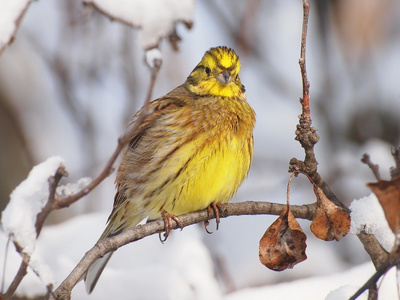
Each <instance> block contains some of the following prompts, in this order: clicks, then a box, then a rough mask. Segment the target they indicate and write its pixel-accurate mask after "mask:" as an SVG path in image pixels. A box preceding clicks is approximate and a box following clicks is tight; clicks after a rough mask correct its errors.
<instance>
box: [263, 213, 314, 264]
mask: <svg viewBox="0 0 400 300" xmlns="http://www.w3.org/2000/svg"><path fill="white" fill-rule="evenodd" d="M306 239H307V236H306V235H305V234H304V232H303V230H302V229H301V227H300V224H299V223H298V222H297V220H296V219H295V218H294V217H293V214H292V212H291V211H290V209H289V206H287V207H286V209H285V210H284V211H283V212H282V213H281V215H280V216H279V217H278V219H276V220H275V222H274V223H272V224H271V226H269V227H268V229H267V230H266V231H265V233H264V235H263V237H262V238H261V240H260V247H259V258H260V262H261V263H262V264H263V265H265V266H266V267H267V268H269V269H271V270H274V271H283V270H285V269H287V268H293V266H294V265H295V264H297V263H299V262H302V261H303V260H305V259H307V255H306V253H305V250H306V247H307V245H306Z"/></svg>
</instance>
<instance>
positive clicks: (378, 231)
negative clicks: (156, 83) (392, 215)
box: [350, 194, 395, 251]
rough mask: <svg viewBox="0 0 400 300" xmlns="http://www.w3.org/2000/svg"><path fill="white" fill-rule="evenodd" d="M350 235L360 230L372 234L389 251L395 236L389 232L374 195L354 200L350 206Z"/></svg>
mask: <svg viewBox="0 0 400 300" xmlns="http://www.w3.org/2000/svg"><path fill="white" fill-rule="evenodd" d="M350 210H351V227H350V232H351V233H352V234H358V233H359V232H361V231H362V230H364V231H365V232H367V233H370V234H373V235H374V236H375V237H376V238H377V240H378V241H379V243H380V244H381V245H382V247H383V248H385V249H386V250H387V251H391V250H392V248H393V245H394V240H395V236H394V234H393V232H392V231H391V230H390V228H389V225H388V223H387V221H386V218H385V214H384V212H383V209H382V207H381V205H380V204H379V201H378V199H377V198H376V196H375V194H371V195H370V196H367V197H364V198H361V199H359V200H354V201H353V202H352V203H351V205H350Z"/></svg>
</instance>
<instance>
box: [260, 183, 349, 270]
mask: <svg viewBox="0 0 400 300" xmlns="http://www.w3.org/2000/svg"><path fill="white" fill-rule="evenodd" d="M313 185H314V193H315V195H316V198H317V212H316V214H315V216H314V218H313V220H312V222H311V226H310V229H311V232H312V233H313V234H314V235H315V236H316V237H317V238H319V239H321V240H324V241H331V240H336V241H339V240H340V239H341V238H342V237H344V236H345V235H346V234H347V233H348V232H349V230H350V215H349V213H348V212H347V211H346V210H344V209H343V208H342V207H339V206H337V205H336V204H334V203H333V202H331V201H330V200H329V199H328V198H327V196H326V195H325V194H324V192H323V191H322V190H321V189H320V188H319V187H317V186H316V185H315V184H313ZM306 239H307V236H306V234H305V233H304V232H303V230H302V229H301V227H300V224H299V223H298V222H297V220H296V219H295V218H294V216H293V214H292V212H291V211H290V206H289V201H288V203H287V206H286V208H285V210H284V211H283V212H282V213H281V214H280V216H279V217H278V219H276V221H275V222H274V223H272V224H271V226H269V227H268V229H267V230H266V232H265V234H264V235H263V237H262V238H261V240H260V247H259V258H260V262H261V263H262V264H263V265H265V266H266V267H267V268H269V269H271V270H274V271H283V270H285V269H287V268H293V267H294V265H296V264H297V263H299V262H302V261H304V260H306V259H307V255H306V247H307V245H306Z"/></svg>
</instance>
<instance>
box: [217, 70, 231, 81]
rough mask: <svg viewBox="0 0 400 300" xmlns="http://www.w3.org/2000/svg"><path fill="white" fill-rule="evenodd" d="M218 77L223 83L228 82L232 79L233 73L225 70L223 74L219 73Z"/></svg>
mask: <svg viewBox="0 0 400 300" xmlns="http://www.w3.org/2000/svg"><path fill="white" fill-rule="evenodd" d="M216 78H217V80H218V81H219V82H221V83H222V84H228V83H229V82H231V80H232V77H231V74H229V72H228V71H227V70H224V71H223V72H222V73H221V74H218V75H217V77H216Z"/></svg>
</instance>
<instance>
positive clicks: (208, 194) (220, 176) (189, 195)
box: [150, 101, 254, 218]
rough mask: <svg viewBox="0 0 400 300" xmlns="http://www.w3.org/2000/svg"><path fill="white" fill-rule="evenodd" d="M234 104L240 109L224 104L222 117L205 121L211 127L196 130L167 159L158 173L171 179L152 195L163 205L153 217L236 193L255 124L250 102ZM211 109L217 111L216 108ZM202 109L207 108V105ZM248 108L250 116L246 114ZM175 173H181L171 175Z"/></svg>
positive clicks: (249, 154) (247, 163)
mask: <svg viewBox="0 0 400 300" xmlns="http://www.w3.org/2000/svg"><path fill="white" fill-rule="evenodd" d="M215 104H216V105H219V103H215ZM208 105H210V103H208ZM235 107H236V108H237V109H239V110H238V111H236V110H235V111H230V113H229V114H228V113H226V112H224V111H223V110H224V109H225V108H224V107H222V106H221V107H220V108H219V110H220V112H221V114H220V116H219V117H220V119H217V120H215V118H213V119H212V120H208V124H207V125H204V124H203V125H204V126H209V127H211V129H210V128H207V130H204V131H203V132H197V137H196V139H193V140H192V141H190V142H186V143H183V144H182V145H181V146H180V148H179V149H178V150H177V151H176V152H175V153H174V155H173V156H171V157H170V158H169V159H168V161H167V162H166V164H165V165H164V166H163V169H162V170H160V171H159V176H160V178H171V180H169V181H168V183H167V184H166V185H165V186H164V187H163V189H162V191H160V193H158V194H157V195H153V196H155V198H153V199H152V201H151V203H152V204H156V203H163V206H162V207H158V206H157V207H156V206H155V207H153V209H152V211H153V212H154V213H153V215H151V216H150V218H156V217H158V216H159V211H160V210H166V211H167V212H169V213H171V214H174V215H180V214H184V213H188V212H192V211H196V210H199V209H204V208H206V207H207V206H209V205H210V204H211V203H215V204H219V203H223V202H227V201H229V200H230V199H231V198H232V197H233V195H234V194H235V193H236V191H237V189H238V187H239V186H240V184H241V183H242V182H243V180H244V179H245V178H246V177H247V174H248V171H249V168H250V164H251V159H252V155H253V138H252V130H253V127H254V118H252V116H254V112H253V111H252V109H251V108H250V106H249V105H248V104H247V102H245V101H243V102H242V103H237V104H236V106H235ZM210 109H211V110H212V111H213V114H214V115H215V109H216V108H215V107H211V108H210ZM201 111H202V112H204V111H205V112H207V110H205V109H204V108H203V109H202V110H201ZM249 112H250V116H247V117H245V115H248V114H249ZM242 114H243V117H242V118H241V116H242ZM238 115H239V116H240V117H238ZM206 119H207V117H206ZM199 131H200V130H199ZM172 174H178V175H175V176H172V177H171V175H172Z"/></svg>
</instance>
